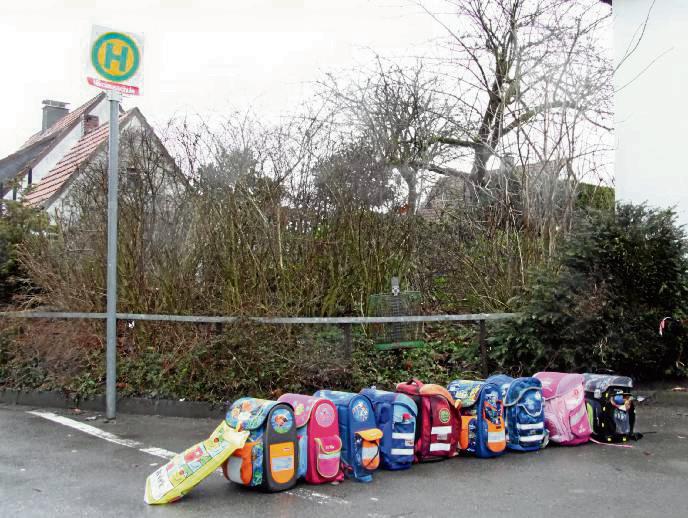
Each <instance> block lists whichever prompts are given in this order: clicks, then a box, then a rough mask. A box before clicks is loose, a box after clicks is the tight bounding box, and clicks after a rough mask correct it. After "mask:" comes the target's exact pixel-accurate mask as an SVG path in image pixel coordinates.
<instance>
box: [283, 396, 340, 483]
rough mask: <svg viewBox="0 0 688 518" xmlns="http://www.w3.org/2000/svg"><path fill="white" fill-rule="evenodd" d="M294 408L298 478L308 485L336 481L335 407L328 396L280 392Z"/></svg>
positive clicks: (337, 479) (337, 447) (337, 438)
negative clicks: (297, 444)
mask: <svg viewBox="0 0 688 518" xmlns="http://www.w3.org/2000/svg"><path fill="white" fill-rule="evenodd" d="M278 401H280V402H282V403H288V404H290V405H291V406H292V408H293V409H294V420H295V421H296V434H297V437H298V441H299V469H298V475H299V477H303V478H304V479H305V480H306V482H309V483H311V484H325V483H327V482H339V481H341V480H342V479H343V478H344V473H343V471H342V469H341V467H340V456H341V450H342V440H341V438H340V437H339V420H338V418H337V409H336V407H335V406H334V404H333V403H332V401H330V400H329V399H325V398H321V397H315V396H304V395H301V394H283V395H282V396H280V398H279V400H278Z"/></svg>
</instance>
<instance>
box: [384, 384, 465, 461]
mask: <svg viewBox="0 0 688 518" xmlns="http://www.w3.org/2000/svg"><path fill="white" fill-rule="evenodd" d="M396 391H397V392H399V393H402V394H406V395H407V396H409V397H410V398H411V399H412V400H413V402H414V403H415V404H416V407H417V408H418V417H417V418H416V440H415V446H414V451H415V462H426V461H432V460H441V459H444V458H447V457H454V456H455V455H456V449H457V445H458V442H459V433H460V431H461V416H460V415H459V411H458V410H457V408H456V403H455V402H454V398H453V397H452V395H451V394H450V393H449V392H448V391H447V389H445V388H444V387H442V386H440V385H434V384H427V385H426V384H424V383H423V382H421V381H419V380H417V379H412V380H411V381H409V382H407V383H399V384H398V385H397V388H396Z"/></svg>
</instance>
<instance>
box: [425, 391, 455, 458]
mask: <svg viewBox="0 0 688 518" xmlns="http://www.w3.org/2000/svg"><path fill="white" fill-rule="evenodd" d="M431 414H432V427H431V428H430V447H429V451H430V454H431V455H436V456H441V457H447V456H450V455H451V454H452V453H451V452H452V442H453V441H455V440H456V439H455V438H454V416H453V415H452V409H451V408H450V407H449V401H447V400H446V399H445V398H443V397H440V396H433V397H432V400H431Z"/></svg>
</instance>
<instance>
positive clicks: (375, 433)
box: [356, 428, 382, 471]
mask: <svg viewBox="0 0 688 518" xmlns="http://www.w3.org/2000/svg"><path fill="white" fill-rule="evenodd" d="M381 438H382V432H381V431H380V430H378V429H377V428H372V429H370V430H361V431H360V432H356V447H357V449H358V450H359V451H358V452H356V458H357V459H360V462H361V466H362V467H363V468H364V469H367V470H368V471H375V470H376V469H377V468H378V467H379V466H380V439H381Z"/></svg>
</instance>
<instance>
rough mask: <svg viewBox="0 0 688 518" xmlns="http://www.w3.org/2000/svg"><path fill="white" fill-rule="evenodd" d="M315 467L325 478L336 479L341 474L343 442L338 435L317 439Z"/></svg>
mask: <svg viewBox="0 0 688 518" xmlns="http://www.w3.org/2000/svg"><path fill="white" fill-rule="evenodd" d="M315 446H316V452H315V453H316V455H317V457H316V460H315V467H316V470H317V471H318V474H319V475H320V476H321V477H323V478H335V477H336V476H337V473H339V461H340V458H341V452H342V440H341V439H340V438H339V437H337V436H336V435H332V436H330V437H322V438H316V439H315Z"/></svg>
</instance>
